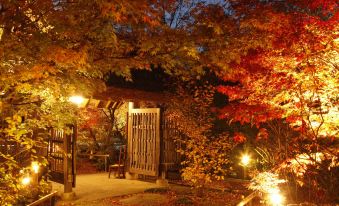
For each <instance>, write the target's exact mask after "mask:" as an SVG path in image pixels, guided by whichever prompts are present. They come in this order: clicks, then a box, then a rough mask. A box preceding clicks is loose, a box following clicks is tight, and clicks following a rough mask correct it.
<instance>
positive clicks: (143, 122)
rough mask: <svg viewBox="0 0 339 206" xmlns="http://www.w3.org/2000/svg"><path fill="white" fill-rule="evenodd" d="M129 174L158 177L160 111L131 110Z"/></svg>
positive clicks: (129, 124) (149, 109) (153, 109)
mask: <svg viewBox="0 0 339 206" xmlns="http://www.w3.org/2000/svg"><path fill="white" fill-rule="evenodd" d="M128 157H129V160H128V168H129V172H131V173H136V174H143V175H150V176H158V173H159V164H160V109H159V108H147V109H130V110H129V118H128Z"/></svg>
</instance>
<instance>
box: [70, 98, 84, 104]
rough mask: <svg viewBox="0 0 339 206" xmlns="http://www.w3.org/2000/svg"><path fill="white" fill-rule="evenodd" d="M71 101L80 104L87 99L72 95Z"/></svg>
mask: <svg viewBox="0 0 339 206" xmlns="http://www.w3.org/2000/svg"><path fill="white" fill-rule="evenodd" d="M69 101H70V102H72V103H74V104H77V105H78V106H79V105H80V104H82V103H83V102H84V101H85V99H84V98H83V97H82V96H71V97H70V98H69Z"/></svg>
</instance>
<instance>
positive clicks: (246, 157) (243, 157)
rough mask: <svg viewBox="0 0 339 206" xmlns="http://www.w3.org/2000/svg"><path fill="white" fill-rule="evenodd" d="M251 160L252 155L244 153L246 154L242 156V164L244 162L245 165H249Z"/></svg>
mask: <svg viewBox="0 0 339 206" xmlns="http://www.w3.org/2000/svg"><path fill="white" fill-rule="evenodd" d="M250 161H251V158H250V156H248V155H247V154H244V155H243V156H242V157H241V164H242V165H243V166H246V165H248V164H249V163H250Z"/></svg>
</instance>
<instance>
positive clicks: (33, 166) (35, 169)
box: [31, 162, 39, 173]
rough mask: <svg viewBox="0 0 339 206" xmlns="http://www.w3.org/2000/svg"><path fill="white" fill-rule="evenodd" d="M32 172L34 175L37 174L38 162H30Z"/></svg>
mask: <svg viewBox="0 0 339 206" xmlns="http://www.w3.org/2000/svg"><path fill="white" fill-rule="evenodd" d="M31 167H32V170H33V171H34V173H38V172H39V163H38V162H32V165H31Z"/></svg>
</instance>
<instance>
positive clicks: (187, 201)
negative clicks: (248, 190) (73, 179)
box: [57, 186, 242, 206]
mask: <svg viewBox="0 0 339 206" xmlns="http://www.w3.org/2000/svg"><path fill="white" fill-rule="evenodd" d="M241 198H242V195H241V194H236V193H232V192H222V191H217V190H205V191H203V192H201V191H197V190H195V189H191V188H189V187H182V186H170V187H169V188H161V189H149V190H146V191H145V192H142V193H137V194H131V195H125V196H120V197H108V198H103V199H98V200H92V201H80V202H79V201H78V202H59V204H57V206H110V205H120V206H157V205H161V206H170V205H174V206H179V205H197V206H219V205H220V206H224V205H236V204H237V203H238V202H239V201H240V199H241Z"/></svg>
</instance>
